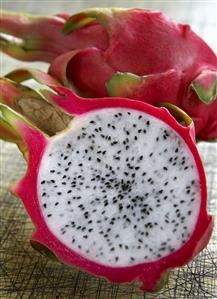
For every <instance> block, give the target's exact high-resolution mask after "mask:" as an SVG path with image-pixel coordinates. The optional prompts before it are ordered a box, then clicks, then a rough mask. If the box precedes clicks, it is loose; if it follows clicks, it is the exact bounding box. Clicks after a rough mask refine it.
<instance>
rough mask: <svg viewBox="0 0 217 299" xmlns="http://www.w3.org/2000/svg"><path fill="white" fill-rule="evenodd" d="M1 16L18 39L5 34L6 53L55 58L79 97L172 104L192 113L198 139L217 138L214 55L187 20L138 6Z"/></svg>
mask: <svg viewBox="0 0 217 299" xmlns="http://www.w3.org/2000/svg"><path fill="white" fill-rule="evenodd" d="M0 18H1V26H0V30H1V32H3V33H7V34H9V35H12V36H15V37H18V38H20V39H21V40H16V39H12V40H10V39H9V40H6V39H4V38H3V40H2V41H0V46H1V49H2V51H4V52H5V53H7V54H9V55H11V56H13V57H16V58H18V59H22V60H43V61H44V60H45V61H48V62H51V67H50V70H49V71H50V74H51V75H52V76H54V77H55V78H57V79H58V80H59V81H60V82H61V83H62V84H64V85H65V86H68V87H70V88H73V89H76V91H77V92H78V93H79V94H80V95H82V96H86V97H103V96H112V97H114V96H121V97H127V98H132V99H136V100H141V101H147V102H149V103H150V104H154V105H155V104H156V103H158V102H159V101H166V102H170V103H172V104H175V105H176V106H178V107H180V108H181V109H183V110H184V111H186V113H188V114H189V115H190V116H191V118H192V119H193V121H194V123H195V128H196V136H197V138H198V139H202V140H211V139H212V140H213V139H215V138H217V114H216V113H215V111H216V109H217V58H216V55H215V53H214V52H213V51H212V50H211V49H210V48H209V47H208V46H207V44H206V43H205V42H204V41H203V40H202V39H201V38H200V37H199V36H197V35H196V34H195V33H194V32H193V31H192V30H191V28H190V26H189V25H183V24H178V23H176V22H174V21H172V20H170V19H169V18H167V17H166V16H164V15H163V14H162V13H160V12H156V11H149V10H145V9H136V8H133V9H119V8H92V9H86V10H84V11H81V12H79V13H77V14H74V15H72V16H71V17H69V15H64V16H63V15H60V16H54V17H33V16H28V15H26V16H23V15H21V14H11V13H7V12H5V13H3V14H2V16H1V17H0ZM70 50H71V51H70ZM69 51H70V52H69ZM61 54H62V55H61ZM55 58H56V59H55Z"/></svg>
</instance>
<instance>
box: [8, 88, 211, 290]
mask: <svg viewBox="0 0 217 299" xmlns="http://www.w3.org/2000/svg"><path fill="white" fill-rule="evenodd" d="M55 91H56V92H57V93H58V95H54V94H53V93H50V99H51V100H53V101H54V102H55V103H56V104H58V105H59V106H60V107H62V108H63V109H64V110H65V111H67V112H68V113H70V114H82V113H85V112H88V111H91V110H95V109H101V108H106V107H125V108H130V109H136V110H139V111H145V112H146V113H148V114H150V115H153V116H155V117H157V118H159V119H161V120H163V121H164V122H166V123H167V124H168V125H169V126H171V127H172V128H173V129H174V130H175V131H176V132H177V133H178V134H180V135H181V136H182V137H183V139H184V140H185V142H186V143H187V144H188V145H189V148H190V150H191V151H192V154H193V155H194V158H195V162H196V165H197V169H198V173H199V178H200V182H201V206H200V212H199V216H198V221H197V223H196V226H195V229H194V232H193V234H192V236H191V237H190V239H189V240H188V241H187V242H186V243H185V244H184V245H183V247H181V248H180V249H179V250H177V251H175V252H173V253H172V254H170V255H168V256H165V257H163V258H161V259H159V260H157V261H155V262H149V263H143V264H139V265H134V266H130V267H109V266H104V265H101V264H98V263H96V262H93V261H91V260H88V259H87V258H85V257H83V256H81V255H79V254H78V253H76V252H75V251H73V250H72V249H69V248H67V247H66V246H65V245H63V244H62V243H61V242H60V241H59V240H58V239H57V238H56V237H55V236H54V235H53V234H52V233H51V232H50V231H49V229H48V227H47V225H46V223H45V220H44V218H43V216H42V212H41V210H40V207H39V201H38V194H37V176H38V171H39V167H40V163H41V159H42V156H43V153H44V151H45V149H46V146H47V144H48V143H49V139H48V138H47V137H45V136H44V135H42V134H41V133H40V132H39V131H37V130H35V129H33V128H30V127H28V126H27V125H26V124H24V123H23V122H21V121H16V122H15V125H16V128H17V129H18V130H19V131H20V133H21V134H22V137H23V139H24V140H25V142H26V144H27V147H28V150H29V156H28V169H27V172H26V174H25V176H24V177H23V178H22V179H21V180H20V181H19V182H18V183H17V184H16V185H15V186H14V187H13V190H12V191H13V192H14V193H15V194H16V195H17V196H19V197H21V198H22V200H23V203H24V205H25V208H26V210H27V212H28V214H29V216H30V217H31V219H32V221H33V223H34V225H35V233H34V235H33V241H37V242H39V243H41V244H43V245H45V246H46V247H48V248H49V249H50V250H51V251H52V252H53V253H54V254H55V255H56V256H57V258H58V259H59V260H60V261H62V262H64V263H66V264H68V265H71V266H75V267H78V268H81V269H83V270H85V271H88V272H90V273H92V274H95V275H99V276H103V277H105V278H107V279H108V280H109V281H112V282H117V283H124V282H132V281H134V280H138V281H140V282H141V288H142V289H143V290H145V291H153V290H155V289H156V286H157V284H158V283H159V281H160V278H161V275H162V274H164V273H166V272H167V271H168V270H170V269H171V268H174V267H177V266H183V265H185V264H186V263H187V262H188V261H190V260H191V259H192V258H193V257H194V256H195V255H196V254H197V253H198V252H199V251H200V250H202V249H203V248H204V247H205V246H206V245H207V243H208V240H209V238H210V235H211V232H212V228H213V219H212V217H211V216H209V215H208V214H207V211H206V204H207V202H206V200H207V194H206V179H205V174H204V170H203V166H202V163H201V160H200V157H199V154H198V152H197V149H196V146H195V143H194V140H193V139H192V137H191V136H192V130H194V128H193V127H190V128H184V127H182V126H181V125H179V124H178V123H177V122H176V120H175V119H174V118H173V117H171V115H170V114H169V112H168V111H167V110H166V109H164V108H155V107H152V106H150V105H148V104H145V103H142V102H138V101H132V100H127V99H122V98H117V99H116V101H113V100H112V99H111V98H103V99H100V100H99V99H93V100H92V101H90V100H88V99H82V98H78V97H77V96H76V95H75V94H73V93H72V92H71V91H70V90H68V89H66V88H64V87H56V88H55Z"/></svg>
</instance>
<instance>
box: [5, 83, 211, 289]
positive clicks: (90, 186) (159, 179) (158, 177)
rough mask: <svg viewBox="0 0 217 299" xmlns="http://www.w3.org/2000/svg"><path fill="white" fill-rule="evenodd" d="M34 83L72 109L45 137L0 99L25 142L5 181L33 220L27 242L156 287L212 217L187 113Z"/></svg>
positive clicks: (189, 252)
mask: <svg viewBox="0 0 217 299" xmlns="http://www.w3.org/2000/svg"><path fill="white" fill-rule="evenodd" d="M50 87H51V88H52V89H53V90H54V91H55V94H54V93H53V92H52V91H48V90H46V91H43V94H44V96H45V97H46V98H48V99H49V100H51V101H53V102H54V103H56V104H57V105H59V106H60V107H61V108H62V109H64V110H65V112H67V113H68V114H69V115H73V116H74V118H73V120H72V122H71V124H70V125H69V126H68V128H67V129H66V130H64V131H62V132H61V133H59V134H58V135H56V136H53V137H50V138H49V137H47V136H46V135H44V134H43V133H42V132H40V131H39V130H38V129H36V128H35V127H33V126H31V125H30V124H29V123H28V122H26V121H25V119H24V118H22V117H21V116H19V114H17V113H16V112H14V111H13V110H11V109H10V108H9V107H8V106H6V105H4V104H0V107H1V108H0V110H1V114H2V118H3V119H4V121H5V123H7V124H8V125H9V126H10V127H11V128H12V130H14V134H17V135H18V136H19V138H22V139H23V143H24V144H25V146H26V149H28V154H27V157H28V169H27V172H26V174H25V176H24V177H23V178H22V179H21V180H20V181H19V182H18V183H16V185H15V186H14V187H13V189H12V190H13V192H14V193H15V194H16V195H17V196H19V197H21V198H22V200H23V203H24V205H25V208H26V210H27V212H28V214H29V216H30V217H31V219H32V221H33V223H34V225H35V233H34V234H33V237H32V244H33V245H34V246H37V245H40V244H41V246H42V247H43V246H44V247H47V248H48V249H49V250H50V251H51V252H53V254H54V255H55V256H56V257H57V258H58V259H59V260H60V261H62V262H64V263H66V264H68V265H71V266H75V267H79V268H81V269H84V270H86V271H88V272H90V273H93V274H95V275H99V276H103V277H105V278H107V279H108V280H110V281H113V282H117V283H124V282H131V281H134V280H138V281H140V282H141V284H142V285H141V288H142V289H143V290H145V291H153V290H156V288H157V287H159V286H160V285H161V282H162V281H163V280H164V278H165V276H167V273H168V272H169V270H170V269H172V268H174V267H178V266H183V265H185V264H186V263H187V262H189V261H190V259H191V258H193V257H194V256H195V255H196V254H197V253H198V252H199V251H200V250H202V249H203V248H204V246H206V244H207V242H208V240H209V238H210V235H211V232H212V227H213V221H212V217H211V216H209V215H208V214H207V211H206V200H207V193H206V180H205V174H204V169H203V166H202V163H201V160H200V157H199V154H198V151H197V148H196V146H195V141H194V127H193V123H192V121H191V119H190V118H189V117H188V116H187V115H186V114H185V113H184V112H182V111H181V110H180V109H176V108H174V107H173V106H172V108H173V109H172V110H173V114H176V116H177V117H178V118H180V119H181V120H183V121H184V123H185V125H186V126H187V127H184V126H182V125H181V124H179V123H178V122H177V121H176V120H175V118H173V117H172V116H171V114H170V113H169V112H168V110H167V109H165V108H156V107H153V106H151V105H149V104H146V103H143V102H141V101H134V100H130V99H124V98H116V99H113V98H102V99H92V100H90V99H84V98H80V97H78V96H76V95H75V94H73V92H72V91H70V90H69V89H67V88H65V87H62V86H50Z"/></svg>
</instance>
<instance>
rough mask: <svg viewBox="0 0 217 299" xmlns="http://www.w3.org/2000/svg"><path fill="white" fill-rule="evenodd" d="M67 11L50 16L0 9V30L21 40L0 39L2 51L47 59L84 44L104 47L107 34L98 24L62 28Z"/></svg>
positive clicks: (14, 55)
mask: <svg viewBox="0 0 217 299" xmlns="http://www.w3.org/2000/svg"><path fill="white" fill-rule="evenodd" d="M68 17H69V15H68V14H66V13H60V14H58V15H56V16H51V17H35V16H31V15H27V14H26V15H25V14H19V13H18V14H16V13H11V12H2V13H1V16H0V32H1V33H5V34H8V35H11V36H14V37H16V38H19V39H21V40H22V43H20V41H19V42H16V41H15V40H13V41H7V39H5V40H4V39H3V40H2V43H1V40H0V48H1V50H2V51H3V52H5V53H6V54H8V55H10V56H12V57H14V58H17V59H20V60H24V61H35V60H38V61H45V62H51V61H52V60H53V59H54V58H55V57H57V56H58V55H60V54H62V53H64V52H66V51H69V50H73V49H82V48H85V47H87V46H90V47H92V46H93V47H98V48H100V49H101V48H102V49H105V48H106V47H107V34H106V32H105V30H104V29H103V28H102V26H100V25H99V24H91V25H90V26H87V27H85V28H82V29H80V30H78V31H76V32H75V33H74V32H73V33H72V34H69V35H66V34H64V33H63V32H62V29H63V27H64V24H65V21H66V20H67V19H68Z"/></svg>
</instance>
